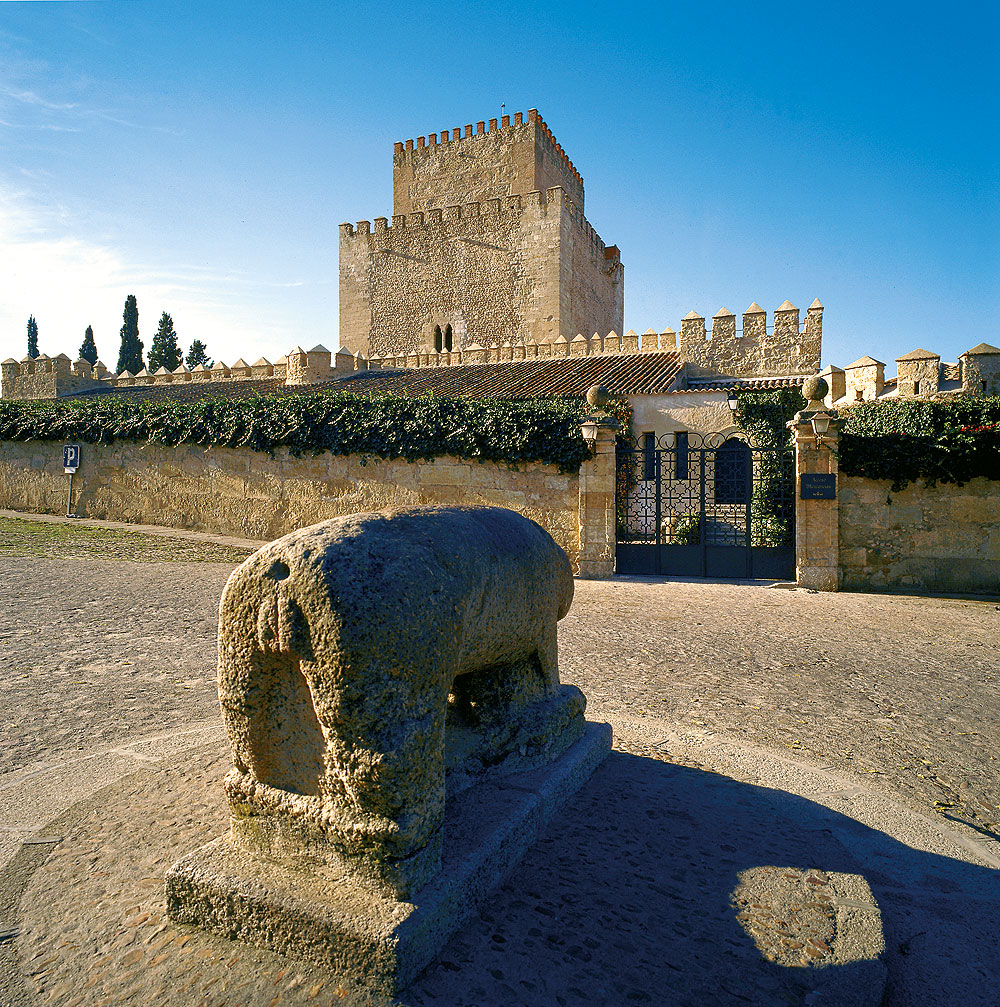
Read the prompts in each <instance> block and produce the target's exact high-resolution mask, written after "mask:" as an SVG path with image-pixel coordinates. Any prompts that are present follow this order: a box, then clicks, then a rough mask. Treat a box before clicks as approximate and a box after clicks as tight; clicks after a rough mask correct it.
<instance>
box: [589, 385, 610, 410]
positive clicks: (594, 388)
mask: <svg viewBox="0 0 1000 1007" xmlns="http://www.w3.org/2000/svg"><path fill="white" fill-rule="evenodd" d="M610 401H611V393H610V392H609V391H608V390H607V388H605V387H604V385H591V386H590V387H589V388H588V389H587V402H588V403H589V404H590V405H591V406H592V407H593V408H594V409H606V408H607V405H608V403H609V402H610Z"/></svg>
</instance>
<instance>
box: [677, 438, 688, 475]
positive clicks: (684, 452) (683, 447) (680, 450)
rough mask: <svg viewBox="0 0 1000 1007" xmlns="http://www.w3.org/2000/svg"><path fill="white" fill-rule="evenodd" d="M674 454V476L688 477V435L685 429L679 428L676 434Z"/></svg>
mask: <svg viewBox="0 0 1000 1007" xmlns="http://www.w3.org/2000/svg"><path fill="white" fill-rule="evenodd" d="M676 447H677V451H676V455H677V457H676V458H675V459H674V478H675V479H687V478H688V435H687V431H686V430H681V431H679V432H678V433H677V435H676Z"/></svg>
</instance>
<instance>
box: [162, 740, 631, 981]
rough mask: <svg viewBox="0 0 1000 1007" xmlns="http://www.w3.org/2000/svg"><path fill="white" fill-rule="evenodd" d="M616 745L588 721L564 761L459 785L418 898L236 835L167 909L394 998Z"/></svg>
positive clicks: (173, 875) (175, 874)
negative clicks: (249, 849) (265, 851)
mask: <svg viewBox="0 0 1000 1007" xmlns="http://www.w3.org/2000/svg"><path fill="white" fill-rule="evenodd" d="M610 749H611V728H610V727H609V726H608V725H607V724H588V725H587V728H586V731H585V733H584V735H583V737H582V738H580V740H578V741H577V742H576V743H575V744H574V745H572V746H571V747H570V749H569V750H568V751H567V752H565V753H563V754H562V755H561V756H560V757H559V758H558V759H556V760H555V762H553V763H551V764H549V765H547V766H544V767H543V768H541V769H537V770H534V771H530V772H523V773H515V774H511V775H509V776H504V777H501V778H499V779H495V780H493V781H491V782H486V783H479V784H476V785H474V786H471V787H468V788H467V789H465V790H463V791H461V793H459V794H457V795H453V794H449V796H448V801H447V808H446V813H445V817H444V821H443V833H444V838H445V842H444V847H443V859H442V869H441V870H440V871H439V872H438V873H437V874H436V875H435V877H434V878H433V879H432V880H431V881H430V882H429V883H428V884H427V885H425V886H423V887H422V888H421V889H420V892H419V893H418V894H417V896H416V897H413V898H411V899H408V900H399V899H396V898H395V897H393V896H391V895H389V894H386V893H384V892H378V891H374V890H372V889H370V888H368V887H367V886H365V885H349V884H335V883H331V882H330V881H329V879H327V878H325V877H323V876H322V875H321V874H319V873H317V872H314V871H305V870H302V869H299V868H294V867H289V866H288V865H286V864H282V863H278V862H276V861H275V860H273V859H266V860H253V861H251V860H250V859H248V856H247V853H246V851H244V850H242V849H240V848H239V847H238V846H237V845H235V844H234V843H233V842H232V841H231V839H230V837H228V836H227V837H222V838H220V839H217V840H215V841H214V842H212V843H209V844H208V845H207V846H204V847H202V848H201V849H200V850H197V851H196V852H195V853H193V854H190V855H189V856H188V857H186V858H184V859H183V860H181V861H180V862H179V863H177V864H175V865H174V867H172V868H171V870H170V872H169V874H168V876H167V894H168V906H169V913H170V915H171V916H172V918H173V919H174V920H175V921H177V922H181V923H194V924H197V925H199V926H201V927H203V928H205V929H208V930H212V931H214V932H215V933H218V934H222V935H225V936H227V937H230V938H234V939H238V940H240V941H242V942H245V943H247V944H251V945H256V946H258V947H265V948H269V949H270V950H272V951H277V952H278V953H279V954H282V955H286V956H288V957H290V958H294V959H297V960H299V961H304V962H311V963H313V964H316V965H320V966H323V967H324V968H326V969H328V970H330V972H331V973H333V974H334V975H335V976H336V977H337V980H338V983H345V984H348V985H353V986H362V987H365V988H367V989H369V990H372V991H375V992H377V993H381V994H384V995H390V996H391V995H393V994H395V993H398V992H399V991H400V990H401V989H402V988H403V987H405V986H406V985H408V984H409V983H410V982H411V981H412V980H413V979H414V978H415V977H416V976H417V975H418V974H419V973H420V971H421V970H422V969H424V968H425V967H426V966H427V965H428V964H429V963H430V962H431V961H433V959H434V958H435V957H436V955H437V953H438V952H439V950H440V949H441V947H442V946H443V945H444V943H445V942H446V941H447V940H448V938H449V937H450V936H451V935H452V934H454V933H455V932H456V931H458V930H459V929H460V928H461V927H462V925H463V924H464V923H465V922H466V921H467V920H468V919H469V918H470V917H471V916H473V915H474V914H475V912H476V911H477V909H478V908H479V907H481V906H482V905H483V903H484V902H485V900H486V899H487V897H488V896H489V895H490V893H491V892H492V891H493V890H494V889H495V888H496V887H497V886H498V885H499V884H501V882H502V881H503V880H504V878H506V876H507V875H508V874H509V873H510V872H511V870H513V869H514V867H515V866H516V865H517V864H518V863H519V862H520V860H521V859H522V857H523V856H524V854H525V853H526V852H527V850H528V849H529V848H530V847H531V846H532V845H533V844H534V843H535V842H536V841H537V840H538V839H539V838H540V836H541V833H542V830H543V828H544V826H545V825H546V824H547V823H548V822H549V821H550V819H551V818H552V817H553V816H554V815H555V814H556V812H558V811H559V810H560V809H561V808H562V806H563V805H564V804H565V802H566V800H567V798H568V797H570V796H572V795H573V794H574V793H575V792H576V791H577V790H578V789H579V787H580V786H581V784H583V783H584V782H585V781H586V780H587V779H588V778H589V777H590V775H591V774H592V773H593V771H594V769H595V768H596V767H597V766H598V765H599V764H600V763H601V762H602V761H603V760H604V758H605V756H606V755H607V754H608V752H609V751H610Z"/></svg>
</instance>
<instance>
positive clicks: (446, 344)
mask: <svg viewBox="0 0 1000 1007" xmlns="http://www.w3.org/2000/svg"><path fill="white" fill-rule="evenodd" d="M451 338H452V336H451V326H450V325H446V326H445V329H444V348H445V349H446V350H447V351H448V352H449V353H451V348H452V347H451Z"/></svg>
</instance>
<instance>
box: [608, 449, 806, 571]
mask: <svg viewBox="0 0 1000 1007" xmlns="http://www.w3.org/2000/svg"><path fill="white" fill-rule="evenodd" d="M616 461H617V470H616V478H615V515H616V524H617V572H618V573H632V574H662V575H677V576H688V577H711V578H730V577H731V578H756V577H761V578H768V579H774V580H792V579H794V577H795V452H794V449H793V448H792V446H791V445H788V446H785V447H774V446H771V445H766V446H765V445H756V444H753V443H750V442H748V441H746V440H743V439H742V438H738V437H727V436H725V435H722V434H708V435H705V436H702V435H700V434H696V433H689V432H685V431H681V432H678V433H668V434H664V435H662V436H661V437H659V438H656V437H655V436H654V435H653V434H643V435H642V437H641V439H639V440H636V439H634V438H627V439H625V440H624V441H622V440H621V439H620V440H619V443H618V447H617V452H616Z"/></svg>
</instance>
